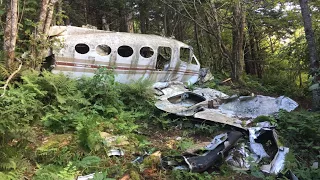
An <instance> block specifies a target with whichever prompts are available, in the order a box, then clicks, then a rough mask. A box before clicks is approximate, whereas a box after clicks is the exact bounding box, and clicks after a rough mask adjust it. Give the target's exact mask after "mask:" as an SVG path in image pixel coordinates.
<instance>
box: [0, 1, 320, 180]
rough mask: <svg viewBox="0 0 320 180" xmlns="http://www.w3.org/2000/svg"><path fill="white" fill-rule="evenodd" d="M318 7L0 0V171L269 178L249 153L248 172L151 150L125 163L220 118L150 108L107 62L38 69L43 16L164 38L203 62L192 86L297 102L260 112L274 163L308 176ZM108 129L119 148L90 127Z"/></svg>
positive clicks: (174, 150) (140, 91) (318, 121)
mask: <svg viewBox="0 0 320 180" xmlns="http://www.w3.org/2000/svg"><path fill="white" fill-rule="evenodd" d="M319 19H320V1H308V0H299V1H298V0H296V1H293V0H292V1H290V0H277V1H274V0H251V1H250V0H0V27H1V28H0V45H1V47H3V49H1V50H0V84H1V87H0V93H1V94H0V180H2V179H5V180H7V179H40V180H42V179H54V180H56V179H74V178H75V177H76V176H78V175H86V174H90V173H94V172H96V177H95V178H96V179H106V177H109V179H110V178H116V179H119V178H122V177H126V176H127V175H129V176H130V177H131V179H148V178H149V179H237V178H239V179H257V178H264V179H275V178H276V176H269V175H265V174H263V173H261V171H260V170H259V168H258V167H257V165H256V164H253V165H252V166H251V167H252V168H251V169H250V171H249V172H242V171H241V172H240V171H239V172H237V171H232V170H230V168H228V167H227V166H221V168H220V169H219V171H217V173H216V172H213V173H212V174H208V173H203V174H197V173H190V172H184V171H163V170H162V169H161V168H158V165H159V162H158V161H156V160H154V159H152V158H150V159H147V160H146V161H144V162H143V163H141V164H139V165H133V164H132V163H131V161H132V160H133V159H134V158H136V157H137V155H136V154H138V153H137V152H139V153H140V154H139V155H143V154H144V153H145V152H148V153H149V154H151V153H152V152H154V151H155V150H160V151H162V153H164V154H166V155H172V154H181V153H182V152H183V150H186V148H188V147H190V146H192V145H194V144H195V143H197V142H198V140H199V139H206V138H207V139H206V140H210V139H211V138H212V136H213V134H215V133H217V132H221V131H222V130H224V129H225V128H226V127H225V126H222V125H218V124H214V125H212V124H210V125H207V124H205V123H204V122H203V123H199V124H196V125H194V124H192V123H191V122H190V121H189V120H188V119H184V118H174V119H172V118H171V117H169V116H168V115H167V114H165V113H163V112H159V111H158V110H157V109H155V107H154V102H155V99H154V96H153V92H152V91H151V90H150V89H149V88H148V87H149V86H150V85H151V84H150V82H149V83H148V82H136V83H134V84H119V83H117V82H115V79H114V74H113V73H112V72H111V71H110V70H107V69H99V70H98V72H97V73H96V75H95V76H94V77H92V78H82V79H79V80H74V79H70V78H68V77H66V76H64V75H62V74H58V75H54V74H51V73H49V72H46V71H41V70H40V67H41V65H42V63H43V60H44V58H45V56H46V54H47V50H48V48H49V47H52V46H53V45H54V44H55V42H53V41H52V40H51V39H49V38H48V37H47V34H48V31H49V28H50V26H52V25H72V26H79V27H81V26H85V27H90V28H97V29H103V30H108V31H120V32H128V33H144V34H157V35H160V36H165V37H170V38H175V39H177V40H180V41H183V42H185V43H187V44H189V45H191V46H192V47H193V50H194V53H195V54H196V56H197V57H198V59H199V61H200V63H201V66H202V67H207V68H209V69H210V70H211V72H212V73H213V74H214V76H215V79H214V80H212V81H210V82H207V83H206V84H204V85H203V84H201V85H200V86H203V87H210V88H214V89H218V90H220V91H223V92H225V93H227V94H229V95H232V94H239V95H244V94H246V95H248V94H251V93H252V92H253V93H254V94H264V95H270V96H280V95H286V96H289V97H291V98H293V99H294V100H296V101H297V102H298V103H299V105H300V109H299V111H296V112H292V113H288V112H284V111H281V112H280V113H279V114H277V115H276V116H273V117H262V119H266V118H267V120H268V121H270V122H272V123H273V124H274V125H275V126H277V130H278V132H279V136H280V139H281V143H283V144H285V145H286V146H288V147H290V155H289V156H288V157H287V159H286V165H285V166H286V168H285V169H286V170H292V172H293V173H295V174H296V175H297V176H298V177H299V179H317V178H318V177H319V176H320V171H319V169H318V168H313V167H312V165H313V164H314V162H318V161H319V158H320V153H319V152H320V151H319V149H320V144H319V143H320V133H319V132H320V130H319V127H320V114H319V113H318V112H311V111H316V110H317V109H318V108H319V107H320V106H319V104H320V88H319V82H320V71H319V55H320V53H319V52H320V51H319V47H320V22H319ZM317 48H318V49H317ZM229 78H231V79H232V81H227V83H221V82H223V81H224V80H226V79H229ZM189 88H190V89H192V88H193V87H192V86H190V87H189ZM307 110H308V111H307ZM108 133H109V134H110V135H115V136H117V137H118V136H119V137H125V138H124V139H125V140H123V139H121V138H120V140H119V142H120V143H122V141H125V142H126V143H127V144H126V145H125V146H124V147H121V148H123V149H125V150H126V155H125V156H124V157H123V158H117V157H116V158H115V157H109V156H107V153H108V152H109V150H110V148H111V147H112V144H107V143H106V142H105V141H104V140H103V138H102V135H101V134H103V135H106V134H108ZM177 136H178V137H182V138H181V139H182V140H181V141H177V140H175V139H176V137H177ZM170 138H171V139H170ZM168 139H170V141H171V140H172V141H171V142H173V143H172V144H173V145H171V146H168V145H167V143H169V142H167V140H168ZM119 142H118V143H119ZM98 172H101V173H98Z"/></svg>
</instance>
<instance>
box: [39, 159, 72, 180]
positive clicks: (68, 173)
mask: <svg viewBox="0 0 320 180" xmlns="http://www.w3.org/2000/svg"><path fill="white" fill-rule="evenodd" d="M76 173H77V171H76V169H75V167H74V166H73V165H72V163H69V164H68V166H66V167H65V168H64V167H61V166H56V165H52V164H49V165H46V166H41V165H40V166H39V169H38V170H37V171H36V173H35V176H34V178H33V179H35V180H44V179H48V180H74V178H75V176H76Z"/></svg>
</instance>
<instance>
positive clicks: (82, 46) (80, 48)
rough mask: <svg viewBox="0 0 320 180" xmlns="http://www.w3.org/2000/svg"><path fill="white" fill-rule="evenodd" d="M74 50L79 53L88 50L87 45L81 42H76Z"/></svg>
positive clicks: (84, 52) (85, 52)
mask: <svg viewBox="0 0 320 180" xmlns="http://www.w3.org/2000/svg"><path fill="white" fill-rule="evenodd" d="M75 50H76V51H77V53H79V54H87V53H88V52H89V50H90V48H89V46H88V45H86V44H83V43H80V44H77V45H76V47H75Z"/></svg>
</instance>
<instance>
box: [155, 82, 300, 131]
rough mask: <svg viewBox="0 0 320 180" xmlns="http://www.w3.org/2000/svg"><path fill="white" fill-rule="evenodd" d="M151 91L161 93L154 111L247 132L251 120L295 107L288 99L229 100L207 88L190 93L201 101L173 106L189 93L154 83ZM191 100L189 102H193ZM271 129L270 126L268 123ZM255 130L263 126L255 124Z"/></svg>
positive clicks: (256, 97)
mask: <svg viewBox="0 0 320 180" xmlns="http://www.w3.org/2000/svg"><path fill="white" fill-rule="evenodd" d="M154 87H158V89H161V92H162V96H158V97H157V98H158V100H159V101H157V102H156V104H155V105H156V107H157V108H158V109H161V110H163V111H166V112H168V113H172V114H176V115H179V116H193V117H195V118H197V119H203V120H208V121H213V122H217V123H222V124H227V125H230V126H234V127H238V128H242V129H247V128H248V125H249V124H250V123H251V122H252V118H256V117H258V116H261V115H273V114H274V113H276V112H279V111H280V109H284V110H287V111H292V110H294V109H295V108H297V107H298V104H297V103H296V102H295V101H293V100H292V99H290V98H288V97H284V96H281V97H278V98H274V97H268V96H260V95H258V96H240V97H239V96H236V95H234V96H231V97H229V96H228V95H226V94H224V93H222V92H220V91H217V90H214V89H210V88H197V89H195V90H194V91H192V93H195V94H198V95H199V96H202V97H203V98H204V100H203V101H201V102H197V103H193V104H189V106H186V105H185V104H183V103H182V104H181V103H180V104H179V103H172V102H171V101H170V98H173V97H181V96H183V94H186V93H188V92H189V93H191V91H189V90H188V89H186V88H185V87H184V86H183V85H182V84H176V83H175V84H170V82H165V83H156V84H155V86H154ZM194 98H195V96H194V97H190V99H194ZM269 125H270V123H269ZM258 126H266V125H265V124H261V123H260V124H258Z"/></svg>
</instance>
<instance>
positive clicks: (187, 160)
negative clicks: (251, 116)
mask: <svg viewBox="0 0 320 180" xmlns="http://www.w3.org/2000/svg"><path fill="white" fill-rule="evenodd" d="M226 136H227V137H226ZM241 137H242V133H241V132H239V131H231V132H228V133H226V134H220V135H218V136H216V137H215V138H214V140H213V143H212V144H209V146H207V147H206V148H207V149H210V150H208V151H207V152H206V153H204V154H202V155H197V156H194V155H191V156H190V155H183V156H167V157H163V158H162V159H161V165H162V167H164V168H169V169H186V170H190V171H192V172H204V171H206V170H207V169H208V168H210V167H212V165H214V164H215V163H217V162H218V161H219V160H221V159H222V158H223V156H224V155H225V154H226V153H227V152H228V151H229V150H230V149H231V148H232V147H233V146H235V144H236V143H237V142H238V140H239V139H240V138H241Z"/></svg>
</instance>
